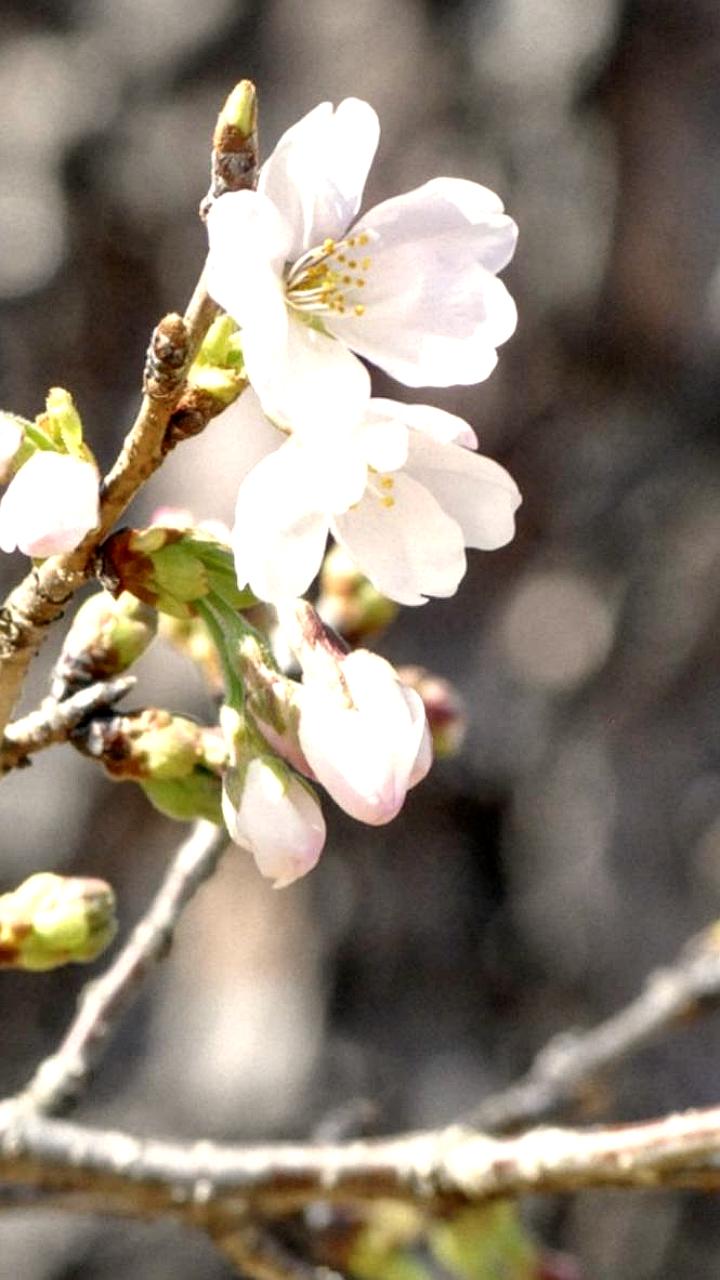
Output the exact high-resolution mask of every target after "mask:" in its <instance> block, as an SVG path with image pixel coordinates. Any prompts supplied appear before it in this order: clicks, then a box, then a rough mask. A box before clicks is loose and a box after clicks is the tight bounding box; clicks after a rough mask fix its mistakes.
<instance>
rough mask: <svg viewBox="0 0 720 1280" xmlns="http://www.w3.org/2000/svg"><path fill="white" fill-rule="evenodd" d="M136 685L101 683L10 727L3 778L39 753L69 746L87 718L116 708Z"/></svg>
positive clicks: (125, 680) (1, 754)
mask: <svg viewBox="0 0 720 1280" xmlns="http://www.w3.org/2000/svg"><path fill="white" fill-rule="evenodd" d="M135 683H136V680H135V676H115V677H114V678H113V679H111V680H99V681H97V682H96V683H95V684H91V685H89V686H88V687H87V689H81V690H80V691H79V692H78V693H74V694H72V695H71V696H70V697H69V698H65V699H64V700H63V701H62V702H58V701H57V700H56V699H55V698H46V699H45V700H44V702H43V703H42V704H41V706H40V707H39V708H38V710H37V711H31V712H30V714H29V715H26V716H23V717H22V719H20V720H15V721H14V722H13V723H12V724H9V725H8V726H7V728H6V730H5V734H4V736H3V738H2V740H0V775H1V774H3V773H8V772H9V770H10V769H17V768H19V767H21V766H23V765H25V764H28V763H29V757H30V756H31V755H34V754H35V752H37V751H44V750H45V748H46V747H50V746H52V745H53V744H54V743H56V742H65V741H66V740H67V738H68V737H69V735H70V733H71V732H72V730H73V729H76V728H77V726H78V725H79V724H81V722H82V721H83V720H84V719H85V717H86V716H89V715H91V714H92V713H93V712H94V711H99V710H100V709H101V708H103V707H111V706H113V705H114V703H116V702H118V701H119V700H120V698H124V697H125V694H126V693H129V692H130V690H131V689H132V688H133V686H134V685H135Z"/></svg>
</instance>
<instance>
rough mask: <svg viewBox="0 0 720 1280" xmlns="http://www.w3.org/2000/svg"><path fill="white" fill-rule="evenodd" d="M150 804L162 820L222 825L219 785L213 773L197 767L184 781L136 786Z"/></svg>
mask: <svg viewBox="0 0 720 1280" xmlns="http://www.w3.org/2000/svg"><path fill="white" fill-rule="evenodd" d="M140 785H141V787H142V789H143V791H144V792H145V795H146V796H147V798H148V800H149V801H150V803H151V804H152V805H153V806H154V807H155V808H156V809H158V810H159V811H160V813H163V814H164V815H165V817H166V818H174V819H175V821H177V822H194V821H195V819H196V818H207V820H208V822H214V823H216V824H217V825H218V826H219V827H221V826H222V825H223V816H222V808H221V800H222V782H221V780H220V777H219V776H218V774H216V773H211V772H210V771H209V770H208V769H204V768H203V767H202V766H197V767H196V768H195V769H193V771H192V773H190V774H188V775H187V777H185V778H168V779H164V780H163V779H160V780H158V781H151V782H141V783H140Z"/></svg>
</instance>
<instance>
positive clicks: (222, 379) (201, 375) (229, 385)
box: [188, 364, 247, 409]
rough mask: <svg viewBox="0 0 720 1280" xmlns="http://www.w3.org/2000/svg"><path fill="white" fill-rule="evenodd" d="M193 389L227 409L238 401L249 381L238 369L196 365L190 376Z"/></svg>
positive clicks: (189, 379) (189, 380)
mask: <svg viewBox="0 0 720 1280" xmlns="http://www.w3.org/2000/svg"><path fill="white" fill-rule="evenodd" d="M188 382H189V384H190V386H191V387H197V389H198V390H199V391H204V392H206V394H207V395H209V396H212V399H213V400H214V401H217V403H218V405H219V406H221V408H223V409H225V408H227V406H228V405H229V404H232V403H233V400H237V398H238V396H239V395H240V392H241V391H244V390H245V388H246V386H247V379H246V377H245V375H244V373H243V372H242V370H238V369H221V368H219V367H218V366H217V365H209V364H194V365H193V366H192V368H191V370H190V373H189V374H188Z"/></svg>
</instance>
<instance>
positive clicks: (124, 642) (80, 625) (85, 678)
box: [52, 591, 157, 699]
mask: <svg viewBox="0 0 720 1280" xmlns="http://www.w3.org/2000/svg"><path fill="white" fill-rule="evenodd" d="M156 631H157V613H156V612H155V610H154V609H153V608H151V606H150V605H148V604H145V603H143V601H141V600H138V598H137V597H136V596H134V595H131V594H130V592H129V591H123V592H121V593H120V595H119V596H117V597H114V596H111V595H110V592H109V591H99V592H97V593H96V594H95V595H93V596H91V597H90V599H89V600H86V601H85V603H84V604H83V605H81V607H80V608H79V609H78V611H77V613H76V614H75V617H74V619H73V623H72V626H71V628H70V630H69V632H68V634H67V636H66V638H65V643H64V644H63V647H62V652H61V654H60V657H59V658H58V661H57V663H56V665H55V670H54V673H53V685H52V695H53V697H54V698H57V699H60V698H64V697H67V695H68V694H69V693H70V692H72V691H73V690H75V689H80V688H82V687H83V686H85V685H88V684H92V683H93V682H94V681H96V680H107V679H108V677H109V676H116V675H120V673H121V672H123V671H126V670H127V668H128V667H130V666H132V664H133V663H134V662H136V661H137V659H138V658H140V657H141V656H142V654H143V653H144V652H145V650H146V649H147V648H148V646H149V645H150V644H151V643H152V641H153V639H154V637H155V633H156Z"/></svg>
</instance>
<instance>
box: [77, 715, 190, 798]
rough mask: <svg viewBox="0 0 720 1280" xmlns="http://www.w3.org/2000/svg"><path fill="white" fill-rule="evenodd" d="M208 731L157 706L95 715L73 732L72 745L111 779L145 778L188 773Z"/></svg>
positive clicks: (155, 778)
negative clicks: (129, 711) (100, 767)
mask: <svg viewBox="0 0 720 1280" xmlns="http://www.w3.org/2000/svg"><path fill="white" fill-rule="evenodd" d="M204 732H205V731H204V730H203V727H202V725H198V724H195V722H194V721H193V720H188V719H187V718H186V717H185V716H174V715H171V714H170V712H169V711H164V710H161V709H159V708H156V707H152V708H148V709H146V710H145V711H135V712H132V713H130V714H129V715H125V716H122V715H111V716H97V717H95V718H94V719H93V720H91V721H90V723H89V724H86V725H83V726H81V728H80V729H77V730H75V731H74V732H73V736H72V740H73V743H74V745H75V746H76V747H77V748H78V750H79V751H81V752H82V753H83V754H84V755H87V756H90V757H91V759H93V760H97V761H99V762H100V764H102V765H103V767H104V768H105V770H106V772H107V773H109V774H110V776H111V777H112V778H118V779H120V780H131V781H136V782H140V781H142V782H144V781H146V780H148V779H152V780H157V781H162V780H165V779H168V778H186V777H188V776H189V774H191V773H192V771H193V769H194V768H195V766H196V764H198V763H201V762H202V760H203V757H204V737H203V735H204Z"/></svg>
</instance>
